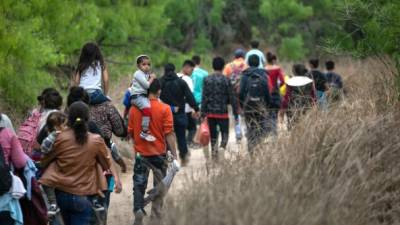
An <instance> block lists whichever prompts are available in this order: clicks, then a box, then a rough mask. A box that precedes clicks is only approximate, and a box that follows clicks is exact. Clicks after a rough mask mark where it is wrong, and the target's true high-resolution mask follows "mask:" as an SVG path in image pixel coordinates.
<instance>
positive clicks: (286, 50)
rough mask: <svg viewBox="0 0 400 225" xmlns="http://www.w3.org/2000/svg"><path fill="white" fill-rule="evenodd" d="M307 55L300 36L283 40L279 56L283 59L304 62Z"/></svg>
mask: <svg viewBox="0 0 400 225" xmlns="http://www.w3.org/2000/svg"><path fill="white" fill-rule="evenodd" d="M307 53H308V51H307V49H305V48H304V43H303V38H302V36H301V35H300V34H299V35H296V36H295V37H291V38H283V39H282V44H281V46H280V48H279V54H280V56H281V57H282V58H284V59H288V60H291V61H296V60H302V59H304V57H305V56H306V54H307Z"/></svg>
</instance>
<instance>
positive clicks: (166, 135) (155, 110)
mask: <svg viewBox="0 0 400 225" xmlns="http://www.w3.org/2000/svg"><path fill="white" fill-rule="evenodd" d="M160 92H161V85H160V82H159V80H157V79H155V80H154V81H153V82H152V83H151V84H150V88H149V100H150V104H151V107H150V108H151V109H150V112H151V117H152V120H151V122H150V130H151V133H152V134H153V135H155V137H156V141H154V142H147V141H145V140H143V139H142V138H141V137H140V136H139V134H140V130H141V117H143V114H142V113H141V112H140V110H139V109H138V108H137V107H131V109H130V111H129V114H130V116H129V122H128V133H129V134H130V135H132V138H133V140H134V143H135V144H134V146H133V148H134V152H135V154H134V155H135V165H134V171H133V172H134V175H133V184H134V188H133V191H134V193H133V205H134V209H133V212H134V214H135V221H134V225H141V224H143V219H144V216H145V215H146V212H145V210H144V195H145V193H146V187H147V182H148V177H149V172H150V170H157V171H153V174H154V173H161V174H162V176H163V177H164V176H165V175H166V168H167V165H166V153H167V145H168V146H169V149H170V150H171V152H172V155H173V157H174V163H175V164H176V165H178V164H177V161H176V159H177V156H176V146H175V141H176V140H175V133H174V122H173V115H172V112H171V109H170V106H169V105H167V104H164V103H162V102H160V101H159V99H158V98H159V96H160ZM178 167H179V166H178ZM153 177H155V180H154V186H157V185H159V183H160V182H161V180H159V179H158V178H157V176H153ZM162 206H163V198H162V197H159V198H157V199H155V200H154V201H153V202H152V207H151V220H152V222H153V223H152V224H160V220H161V209H162Z"/></svg>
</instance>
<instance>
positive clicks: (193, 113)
mask: <svg viewBox="0 0 400 225" xmlns="http://www.w3.org/2000/svg"><path fill="white" fill-rule="evenodd" d="M192 117H193V118H194V119H196V120H197V119H199V118H200V112H192Z"/></svg>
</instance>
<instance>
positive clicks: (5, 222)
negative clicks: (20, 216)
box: [0, 211, 15, 225]
mask: <svg viewBox="0 0 400 225" xmlns="http://www.w3.org/2000/svg"><path fill="white" fill-rule="evenodd" d="M0 221H1V225H14V224H15V221H14V219H13V218H12V217H11V215H10V212H9V211H2V212H0Z"/></svg>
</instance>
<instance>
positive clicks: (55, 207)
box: [47, 204, 60, 217]
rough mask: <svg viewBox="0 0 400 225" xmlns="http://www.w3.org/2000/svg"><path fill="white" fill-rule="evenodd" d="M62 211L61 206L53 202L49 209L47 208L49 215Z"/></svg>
mask: <svg viewBox="0 0 400 225" xmlns="http://www.w3.org/2000/svg"><path fill="white" fill-rule="evenodd" d="M59 212H60V208H58V206H57V205H56V204H51V205H50V206H49V210H47V215H48V216H49V217H52V216H55V215H56V214H57V213H59Z"/></svg>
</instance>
